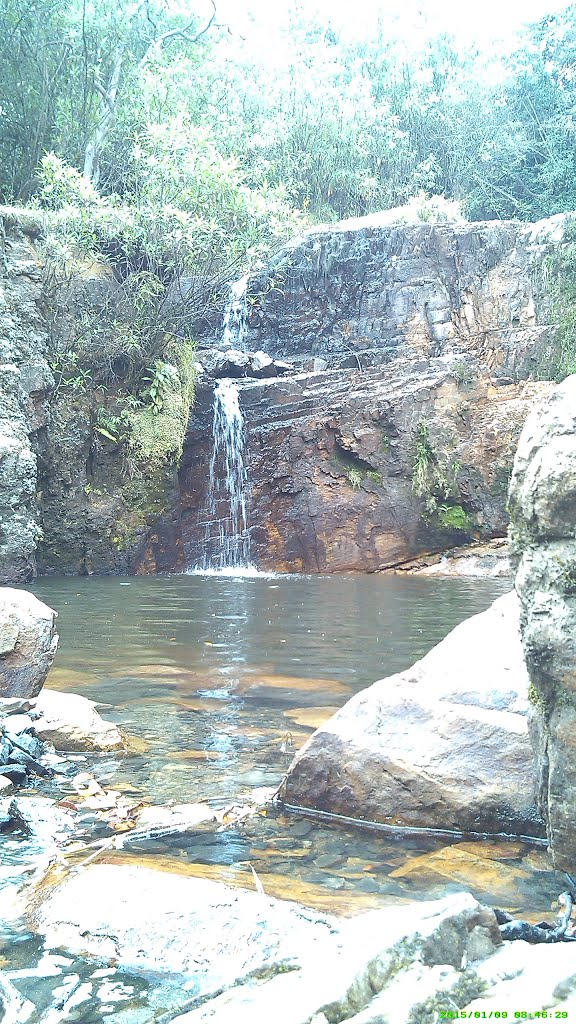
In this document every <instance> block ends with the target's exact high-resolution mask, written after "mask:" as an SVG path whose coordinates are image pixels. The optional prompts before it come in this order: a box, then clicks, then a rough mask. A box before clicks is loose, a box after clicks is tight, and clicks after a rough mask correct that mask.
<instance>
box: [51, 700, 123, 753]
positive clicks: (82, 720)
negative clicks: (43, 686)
mask: <svg viewBox="0 0 576 1024" xmlns="http://www.w3.org/2000/svg"><path fill="white" fill-rule="evenodd" d="M95 708H96V705H95V704H94V702H93V701H91V700H88V699H87V698H86V697H81V696H79V695H78V694H75V693H59V692H58V691H57V690H43V691H42V693H41V694H40V695H39V697H38V699H37V701H36V704H35V711H36V719H35V722H34V732H35V734H36V736H38V737H39V739H41V740H44V741H45V742H47V743H51V744H52V745H53V746H54V747H55V748H56V750H62V751H104V750H118V749H119V748H122V747H123V746H124V740H123V738H122V734H121V732H120V730H119V729H118V728H117V726H115V725H113V724H112V723H111V722H106V721H105V720H104V719H103V718H102V716H101V715H99V714H98V712H97V711H96V710H95Z"/></svg>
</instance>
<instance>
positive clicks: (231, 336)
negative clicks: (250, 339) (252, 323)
mask: <svg viewBox="0 0 576 1024" xmlns="http://www.w3.org/2000/svg"><path fill="white" fill-rule="evenodd" d="M247 291H248V274H245V276H244V277H241V278H240V279H239V280H238V281H234V283H233V284H231V285H230V293H229V295H228V301H227V303H226V309H225V310H224V328H223V331H222V346H223V348H225V349H226V348H233V349H236V350H237V351H240V352H244V350H245V348H246V333H247V331H248V306H247V298H246V296H247Z"/></svg>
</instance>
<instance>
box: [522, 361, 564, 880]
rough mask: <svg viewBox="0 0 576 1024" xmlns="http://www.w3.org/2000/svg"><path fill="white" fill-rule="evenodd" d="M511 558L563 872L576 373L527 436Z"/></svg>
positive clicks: (547, 802)
mask: <svg viewBox="0 0 576 1024" xmlns="http://www.w3.org/2000/svg"><path fill="white" fill-rule="evenodd" d="M510 515H511V541H512V558H513V560H514V562H515V564H516V565H517V567H518V574H517V578H516V588H517V591H518V594H519V597H520V602H521V629H522V641H523V644H524V653H525V656H526V663H527V666H528V671H529V673H530V678H531V681H532V683H533V690H532V691H531V696H532V703H533V711H532V728H533V733H534V744H535V747H536V758H537V772H538V782H539V799H540V807H541V811H542V813H543V815H544V817H545V818H546V820H547V824H548V831H549V838H550V842H551V846H552V851H553V854H554V860H555V862H556V864H557V866H558V867H560V868H565V869H568V870H571V871H573V870H574V868H575V865H576V854H575V853H574V849H575V843H576V809H575V808H576V802H575V801H576V375H574V376H571V377H568V378H567V379H566V380H565V381H564V382H563V383H562V384H561V385H559V386H558V387H557V388H555V389H554V391H553V392H552V393H551V394H550V396H549V397H548V399H547V401H546V402H545V403H544V404H543V405H542V407H541V408H539V409H538V410H536V411H535V412H534V413H532V415H531V416H530V417H529V418H528V420H527V421H526V425H525V427H524V430H523V431H522V434H521V437H520V442H519V446H518V452H517V455H516V459H515V462H514V472H513V476H512V481H511V486H510Z"/></svg>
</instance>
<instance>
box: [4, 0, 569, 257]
mask: <svg viewBox="0 0 576 1024" xmlns="http://www.w3.org/2000/svg"><path fill="white" fill-rule="evenodd" d="M527 18H531V19H532V20H531V22H530V23H529V24H525V25H523V22H525V21H526V19H527ZM492 39H500V42H499V43H498V42H494V41H492ZM0 68H1V74H0V200H1V201H3V202H8V203H10V202H11V203H17V204H26V203H33V204H37V205H40V206H43V207H47V208H49V209H51V210H53V211H55V212H57V213H58V215H59V216H61V217H62V220H63V223H65V224H66V230H69V231H70V239H71V242H72V243H73V244H74V243H77V244H81V245H82V246H84V248H86V247H92V248H95V249H98V250H99V251H104V253H105V254H107V255H108V256H110V258H116V259H118V260H120V262H121V261H122V260H123V261H124V264H125V265H126V266H133V265H135V266H136V268H137V269H139V272H140V271H141V270H142V269H149V268H150V267H151V266H154V267H155V270H154V273H156V271H157V270H160V271H161V276H162V274H164V276H166V275H167V274H169V273H170V267H171V266H173V265H176V264H178V265H180V264H181V262H182V258H183V253H184V252H187V253H188V254H189V255H188V257H187V258H188V260H192V261H194V260H196V261H198V260H200V261H202V260H205V259H206V258H208V257H210V259H211V260H212V261H213V260H216V262H217V263H218V262H220V263H221V264H222V266H224V265H225V264H229V263H235V262H242V261H244V262H246V261H248V262H249V261H251V260H253V259H256V258H257V257H258V256H259V255H262V254H264V253H265V252H267V251H269V250H270V248H271V247H272V248H273V247H274V246H275V245H277V244H279V242H280V241H281V240H282V239H284V238H286V237H287V236H288V235H290V234H292V233H294V232H295V231H298V230H300V229H301V228H302V226H304V225H306V224H309V223H314V222H319V221H320V222H329V221H334V220H337V219H339V218H343V217H356V216H361V215H363V214H366V213H370V212H374V211H376V210H380V209H386V208H389V207H392V206H396V205H401V204H403V203H405V202H407V201H408V200H410V199H413V198H414V197H416V198H417V199H418V200H419V199H420V198H422V199H423V200H424V199H426V197H429V196H435V195H440V196H444V197H445V198H446V199H449V200H457V201H458V202H459V203H461V204H462V207H463V209H464V211H465V213H466V215H467V216H468V217H470V218H472V219H492V218H510V217H512V218H520V219H524V220H536V219H538V218H540V217H545V216H548V215H551V214H553V213H557V212H561V211H566V210H573V209H576V144H575V143H576V5H574V4H566V3H562V2H561V0H548V2H546V0H525V2H524V3H523V4H522V5H520V4H519V3H517V4H502V3H500V4H497V3H496V0H485V2H484V3H483V4H481V5H475V6H472V5H469V4H468V5H465V4H456V3H455V2H452V3H451V2H449V0H434V3H428V4H425V3H423V2H422V3H418V2H417V0H405V2H403V3H400V0H389V2H388V3H380V4H379V3H377V2H375V0H358V3H356V4H354V5H351V4H347V5H344V4H338V5H337V6H336V5H334V4H332V3H328V0H316V2H311V3H310V4H307V3H304V2H300V0H288V2H287V3H285V4H279V5H276V6H273V5H270V4H268V3H265V2H264V0H250V2H249V3H247V4H242V3H238V2H233V0H98V3H96V2H94V0H0ZM146 252H152V253H153V256H149V255H147V256H145V253H146ZM124 264H123V265H124Z"/></svg>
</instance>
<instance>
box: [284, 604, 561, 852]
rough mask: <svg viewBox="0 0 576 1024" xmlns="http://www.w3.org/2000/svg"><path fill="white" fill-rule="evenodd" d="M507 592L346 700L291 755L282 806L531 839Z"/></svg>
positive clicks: (539, 827) (512, 609) (518, 659)
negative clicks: (403, 666)
mask: <svg viewBox="0 0 576 1024" xmlns="http://www.w3.org/2000/svg"><path fill="white" fill-rule="evenodd" d="M518 616H519V612H518V602H517V598H516V595H515V594H514V593H510V594H506V595H505V596H504V597H501V598H499V599H498V600H497V601H495V602H494V604H493V605H492V606H491V608H489V609H488V610H487V611H485V612H482V613H481V614H480V615H475V616H473V617H472V618H470V619H467V620H466V621H465V622H462V623H461V624H460V625H459V626H457V627H456V629H454V630H453V631H452V632H451V633H450V634H449V635H448V636H447V637H446V638H445V639H444V640H443V641H442V642H441V643H440V644H438V645H437V646H436V647H435V648H434V649H433V650H432V651H430V652H429V654H427V655H426V657H424V658H423V659H422V660H421V661H419V662H417V663H416V664H415V665H413V666H412V668H409V669H407V671H405V672H400V673H398V674H397V675H393V676H390V677H389V678H387V679H381V680H379V681H378V682H376V683H374V684H373V686H370V687H368V689H366V690H363V691H362V692H361V693H358V694H356V696H355V697H353V698H352V699H351V700H350V701H348V703H347V704H345V706H344V707H343V708H342V709H341V710H340V711H339V712H338V713H337V714H336V715H334V717H333V718H331V719H330V720H329V721H328V722H327V723H326V724H325V725H323V726H322V727H321V728H320V729H318V730H317V731H316V732H315V733H314V735H313V736H312V737H311V738H310V740H309V741H308V743H307V744H306V745H305V746H304V747H303V748H302V750H300V751H299V753H298V754H297V755H296V757H295V759H294V761H293V763H292V766H291V768H290V770H289V772H288V776H287V778H286V780H285V781H284V783H283V785H282V787H281V789H280V798H281V799H282V800H283V801H284V802H285V803H287V804H291V805H299V806H303V807H310V808H315V809H319V810H323V811H330V812H333V813H336V814H343V815H348V816H351V817H355V818H362V819H368V820H374V821H379V822H384V823H387V824H391V825H401V826H425V827H431V828H438V829H459V830H460V829H461V830H464V831H472V832H491V833H498V832H508V833H516V834H525V835H541V834H542V832H543V823H542V821H541V819H540V817H539V815H538V813H537V810H536V807H535V803H534V799H533V795H532V791H533V780H532V776H533V755H532V750H531V746H530V742H529V736H528V720H527V712H528V706H529V705H528V699H527V698H528V676H527V672H526V667H525V664H524V659H523V656H522V647H521V643H520V635H519V628H518Z"/></svg>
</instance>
